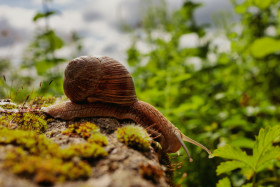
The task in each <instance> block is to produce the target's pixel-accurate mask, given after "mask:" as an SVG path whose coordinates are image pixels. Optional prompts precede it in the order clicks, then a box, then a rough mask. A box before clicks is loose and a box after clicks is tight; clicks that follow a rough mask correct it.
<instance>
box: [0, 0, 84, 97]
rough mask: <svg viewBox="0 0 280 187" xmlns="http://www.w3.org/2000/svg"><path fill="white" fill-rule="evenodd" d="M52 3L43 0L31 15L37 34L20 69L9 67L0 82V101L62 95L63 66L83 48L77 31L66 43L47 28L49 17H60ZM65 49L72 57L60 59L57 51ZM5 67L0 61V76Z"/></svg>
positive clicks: (48, 0) (52, 30)
mask: <svg viewBox="0 0 280 187" xmlns="http://www.w3.org/2000/svg"><path fill="white" fill-rule="evenodd" d="M51 1H52V0H42V7H43V9H42V11H38V12H37V13H36V14H35V15H34V17H33V22H34V24H36V31H35V33H34V36H33V39H32V40H31V42H30V44H29V46H28V47H27V48H26V49H25V51H24V53H23V59H22V62H21V67H20V68H19V69H16V68H13V69H11V68H10V69H9V70H10V71H9V73H8V75H6V76H5V77H6V81H3V80H1V81H0V84H3V87H4V89H1V90H0V96H1V98H11V99H12V100H14V101H17V102H23V101H24V100H25V99H26V98H27V97H29V100H31V99H33V98H34V97H40V96H41V95H44V96H46V95H54V96H58V95H62V94H63V86H62V83H63V77H62V75H63V70H64V65H63V63H66V62H67V61H68V60H70V59H72V58H73V57H76V56H79V55H80V53H81V51H82V45H81V38H80V37H79V36H78V34H77V33H76V32H72V33H68V34H69V35H70V37H69V36H68V38H67V39H68V40H69V41H67V43H66V42H65V41H64V39H62V37H60V36H59V35H58V34H57V32H56V31H55V30H54V29H52V28H51V27H50V19H51V17H53V16H56V15H58V14H59V12H58V11H57V10H54V9H51V8H49V4H50V3H51ZM66 44H67V46H66ZM66 47H67V48H71V49H72V51H71V55H70V56H67V57H61V56H59V55H58V54H59V50H62V49H64V48H66ZM1 61H3V62H5V61H7V60H6V59H3V60H1ZM6 66H7V65H5V63H3V65H2V62H1V65H0V73H1V72H3V70H2V69H3V68H4V67H6ZM6 69H7V68H6ZM19 72H21V73H19ZM3 74H4V73H3Z"/></svg>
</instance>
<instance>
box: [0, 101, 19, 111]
mask: <svg viewBox="0 0 280 187" xmlns="http://www.w3.org/2000/svg"><path fill="white" fill-rule="evenodd" d="M0 107H1V108H3V109H8V110H10V109H17V108H18V106H17V105H15V104H10V103H7V104H4V105H0Z"/></svg>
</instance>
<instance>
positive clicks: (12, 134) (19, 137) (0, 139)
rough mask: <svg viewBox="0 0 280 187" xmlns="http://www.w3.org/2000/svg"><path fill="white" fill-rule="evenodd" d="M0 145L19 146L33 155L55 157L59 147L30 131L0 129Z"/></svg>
mask: <svg viewBox="0 0 280 187" xmlns="http://www.w3.org/2000/svg"><path fill="white" fill-rule="evenodd" d="M0 144H2V145H7V144H12V145H16V146H19V147H21V148H23V149H24V150H26V151H27V152H29V153H31V154H34V155H42V156H48V155H49V156H57V155H58V154H59V151H58V150H59V146H58V145H57V144H55V143H53V142H51V140H49V139H47V138H46V137H45V136H44V135H38V134H37V133H35V132H32V131H23V130H9V129H7V128H3V129H0Z"/></svg>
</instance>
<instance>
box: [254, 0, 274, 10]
mask: <svg viewBox="0 0 280 187" xmlns="http://www.w3.org/2000/svg"><path fill="white" fill-rule="evenodd" d="M253 3H254V5H255V6H257V7H259V8H260V9H263V10H264V9H267V8H268V7H269V6H270V5H271V3H272V0H254V1H253Z"/></svg>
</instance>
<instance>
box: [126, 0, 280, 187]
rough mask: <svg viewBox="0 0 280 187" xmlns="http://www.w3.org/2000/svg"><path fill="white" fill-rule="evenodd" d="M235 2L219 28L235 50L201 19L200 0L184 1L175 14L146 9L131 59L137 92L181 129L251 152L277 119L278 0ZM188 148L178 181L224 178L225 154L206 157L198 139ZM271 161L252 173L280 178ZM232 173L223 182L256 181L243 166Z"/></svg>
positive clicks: (209, 143)
mask: <svg viewBox="0 0 280 187" xmlns="http://www.w3.org/2000/svg"><path fill="white" fill-rule="evenodd" d="M232 3H233V5H234V7H235V12H236V13H237V14H238V15H239V16H240V22H236V23H234V24H233V25H231V27H230V29H228V30H225V31H224V33H225V36H223V35H220V36H218V37H225V40H227V41H228V42H229V43H230V44H231V50H228V51H226V50H223V49H222V50H221V49H219V48H221V46H217V45H215V43H214V39H215V38H213V37H211V36H210V37H209V35H207V34H206V31H205V27H204V26H203V25H197V24H196V21H195V19H194V11H195V10H196V9H197V8H199V7H200V6H201V4H198V3H195V2H192V1H185V2H184V4H183V6H182V8H181V9H179V10H178V11H176V12H174V13H173V14H171V15H169V14H168V13H167V12H166V7H155V8H151V9H150V10H149V12H148V14H146V17H145V18H144V19H143V22H142V29H141V30H140V31H139V30H137V31H136V32H134V33H133V34H134V40H133V43H132V45H131V47H130V48H129V49H128V50H127V54H128V63H129V65H130V66H131V68H132V71H133V78H134V80H135V87H136V92H137V95H138V97H139V98H140V99H141V100H144V101H146V102H149V103H151V104H153V105H154V106H156V107H157V108H158V109H159V110H160V111H161V112H162V113H163V114H164V115H165V116H166V117H168V119H169V120H170V121H171V122H172V123H173V124H175V125H176V126H177V127H178V128H179V129H180V130H181V131H182V132H183V133H184V134H187V135H188V136H190V137H191V138H193V139H195V140H197V141H199V142H201V143H202V144H204V145H206V147H208V148H210V150H214V149H215V148H217V147H220V146H224V145H226V144H228V145H227V146H234V147H236V148H237V149H239V150H245V151H248V154H249V155H251V154H252V151H250V150H251V149H253V147H254V145H255V144H256V142H255V141H254V136H256V135H257V134H258V132H259V129H260V128H262V127H267V126H274V125H277V124H279V112H280V110H279V104H280V69H279V65H278V64H279V62H278V61H279V59H280V58H279V57H280V56H279V55H280V53H279V52H280V48H279V46H280V45H279V42H280V40H279V38H280V35H279V33H280V30H279V29H280V27H279V26H280V25H279V15H280V13H279V12H280V11H279V6H280V3H279V2H278V1H274V0H271V1H259V0H246V1H244V2H243V3H242V4H238V3H237V2H235V1H232ZM162 5H164V3H162ZM158 9H160V11H159V10H158ZM158 12H160V13H159V14H158ZM158 15H161V16H158ZM221 19H222V18H221ZM224 28H228V27H224ZM186 38H187V39H188V38H195V39H196V40H197V42H196V45H195V46H191V45H189V44H188V43H187V42H188V40H186ZM209 38H210V39H209ZM143 46H144V47H143ZM222 47H223V46H222ZM213 59H214V60H213ZM260 133H261V132H260ZM189 149H190V150H191V152H192V156H193V158H194V162H193V163H188V162H187V158H186V157H185V156H184V157H178V158H177V159H176V162H179V161H182V162H183V167H182V168H180V169H177V171H176V174H177V176H176V181H177V184H178V185H183V186H215V185H216V183H218V179H219V178H220V176H217V175H216V167H217V166H218V165H219V163H220V162H221V161H222V160H221V159H220V158H214V159H211V160H209V159H208V158H207V154H206V152H203V151H202V150H201V149H199V148H197V147H194V146H193V145H190V146H189ZM221 151H222V152H224V153H225V152H228V150H227V149H224V150H223V149H221ZM277 151H279V149H278V148H277ZM174 156H175V155H174ZM272 165H273V167H265V168H264V171H262V172H261V173H260V174H259V173H258V175H257V176H256V178H257V179H254V180H255V181H261V180H263V179H264V178H265V177H270V178H273V180H271V181H267V183H266V184H268V185H269V184H270V185H279V174H280V173H279V160H278V162H274V163H273V164H272ZM235 169H237V168H235ZM184 173H187V177H185V178H183V177H182V176H184V175H183V174H184ZM218 173H219V172H218ZM228 173H229V176H230V177H229V178H225V179H223V180H222V181H220V182H219V184H218V186H221V185H222V184H230V183H232V184H233V185H234V186H241V185H243V184H244V185H245V183H246V182H248V184H247V185H252V184H254V185H256V183H254V182H252V180H253V179H252V178H250V179H249V180H246V177H245V176H243V175H242V171H241V173H240V171H239V170H237V171H236V170H234V171H228ZM222 177H223V176H221V178H222ZM262 185H263V184H262ZM222 186H223V185H222Z"/></svg>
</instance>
